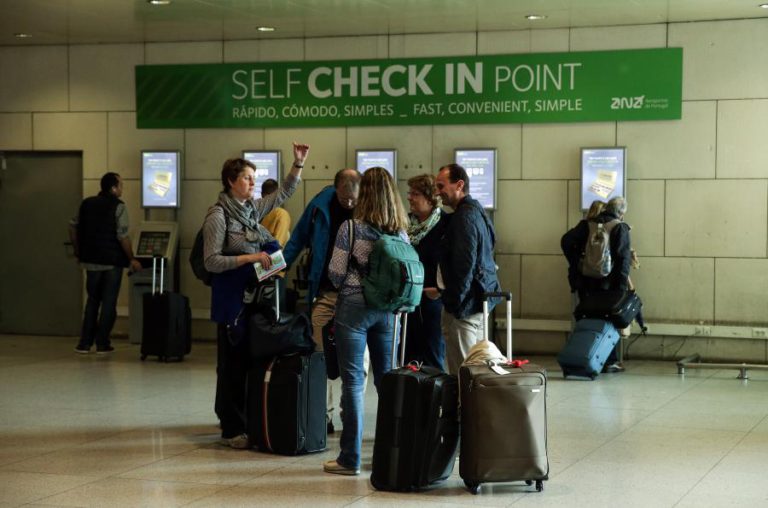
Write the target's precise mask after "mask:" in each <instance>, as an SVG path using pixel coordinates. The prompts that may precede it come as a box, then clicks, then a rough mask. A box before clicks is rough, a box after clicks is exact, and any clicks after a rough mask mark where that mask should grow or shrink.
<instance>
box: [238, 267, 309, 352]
mask: <svg viewBox="0 0 768 508" xmlns="http://www.w3.org/2000/svg"><path fill="white" fill-rule="evenodd" d="M284 295H285V290H284V288H283V281H282V280H281V279H280V278H279V277H277V278H274V279H272V280H269V281H265V282H262V283H261V284H260V285H259V286H258V288H257V290H256V294H255V299H254V301H253V303H252V304H251V308H252V313H251V315H250V317H249V318H248V324H247V326H246V330H247V335H248V342H249V347H250V351H251V358H254V359H262V358H271V357H273V356H278V355H288V354H292V353H308V352H311V351H313V350H314V349H315V342H314V341H313V340H312V322H311V321H310V320H309V317H308V316H307V315H306V314H304V313H299V314H287V313H283V312H281V306H282V302H283V301H284Z"/></svg>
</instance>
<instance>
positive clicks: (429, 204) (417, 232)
mask: <svg viewBox="0 0 768 508" xmlns="http://www.w3.org/2000/svg"><path fill="white" fill-rule="evenodd" d="M408 204H409V205H410V208H411V213H410V215H409V219H410V225H409V227H408V238H409V239H410V240H411V245H413V247H414V248H415V249H416V252H417V253H418V254H419V259H420V260H421V262H422V264H423V265H424V295H423V297H422V299H421V303H420V304H419V306H418V307H416V309H415V310H414V311H413V312H412V313H411V314H409V315H408V329H407V335H406V341H405V360H406V363H407V362H409V361H413V360H416V361H419V362H423V363H424V364H425V365H429V366H432V367H436V368H438V369H445V367H444V365H443V364H444V362H445V340H444V338H443V332H442V330H441V328H440V315H441V313H442V310H443V302H442V300H441V299H440V293H439V292H438V290H437V264H438V262H439V259H440V240H441V239H442V237H443V235H444V234H445V228H446V227H447V225H448V219H449V217H450V216H449V215H448V214H446V213H445V212H443V211H442V210H441V209H440V206H439V205H440V203H439V198H438V197H437V190H436V189H435V177H434V176H432V175H419V176H415V177H413V178H411V179H410V180H408Z"/></svg>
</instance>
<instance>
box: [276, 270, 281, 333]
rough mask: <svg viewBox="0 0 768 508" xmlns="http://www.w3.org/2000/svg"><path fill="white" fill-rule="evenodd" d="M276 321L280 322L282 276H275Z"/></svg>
mask: <svg viewBox="0 0 768 508" xmlns="http://www.w3.org/2000/svg"><path fill="white" fill-rule="evenodd" d="M275 322H277V323H279V322H280V277H275Z"/></svg>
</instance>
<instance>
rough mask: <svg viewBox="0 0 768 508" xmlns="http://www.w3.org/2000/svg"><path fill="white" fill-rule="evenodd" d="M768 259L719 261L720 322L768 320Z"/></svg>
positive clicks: (717, 312) (717, 316)
mask: <svg viewBox="0 0 768 508" xmlns="http://www.w3.org/2000/svg"><path fill="white" fill-rule="evenodd" d="M766 287H768V260H766V259H718V260H716V261H715V320H716V321H717V323H718V324H726V323H728V324H730V323H735V324H760V325H762V326H765V324H766V323H768V292H766V290H765V288H766Z"/></svg>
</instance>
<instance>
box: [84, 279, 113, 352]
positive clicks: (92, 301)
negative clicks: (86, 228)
mask: <svg viewBox="0 0 768 508" xmlns="http://www.w3.org/2000/svg"><path fill="white" fill-rule="evenodd" d="M85 273H86V278H85V290H86V292H87V293H88V301H87V302H86V304H85V313H84V315H83V327H82V330H81V332H80V343H79V344H78V347H80V348H83V349H90V347H91V346H93V343H94V342H95V343H96V347H97V348H99V349H103V348H106V347H109V346H110V341H109V335H110V334H111V333H112V327H113V326H114V325H115V319H117V295H119V294H120V283H121V282H122V280H123V269H122V267H119V266H115V267H113V268H111V269H109V270H87V271H86V272H85ZM99 307H101V314H99Z"/></svg>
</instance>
